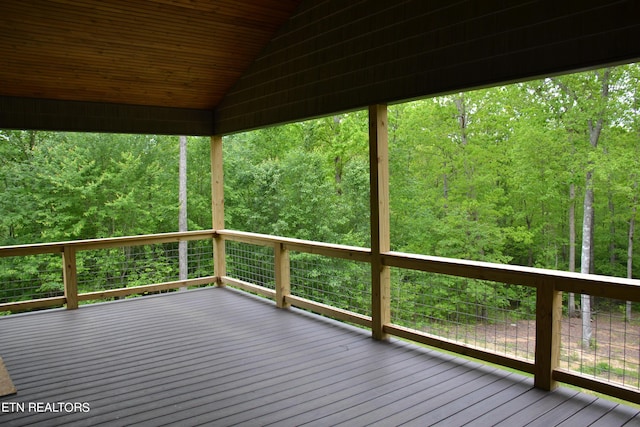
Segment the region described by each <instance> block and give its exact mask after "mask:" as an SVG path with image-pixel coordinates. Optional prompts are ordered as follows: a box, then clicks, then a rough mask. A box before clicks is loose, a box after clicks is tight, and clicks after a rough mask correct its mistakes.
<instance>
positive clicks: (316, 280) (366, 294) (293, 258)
mask: <svg viewBox="0 0 640 427" xmlns="http://www.w3.org/2000/svg"><path fill="white" fill-rule="evenodd" d="M290 264H291V294H292V295H295V296H299V297H302V298H306V299H309V300H312V301H315V302H319V303H322V304H327V305H331V306H334V307H337V308H341V309H343V310H349V311H351V312H354V313H358V314H362V315H367V316H368V315H370V314H371V266H370V265H369V264H367V263H361V262H356V261H349V260H344V259H338V258H328V257H324V256H320V255H314V254H308V253H298V252H292V253H291V255H290Z"/></svg>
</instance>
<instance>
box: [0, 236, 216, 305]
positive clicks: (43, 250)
mask: <svg viewBox="0 0 640 427" xmlns="http://www.w3.org/2000/svg"><path fill="white" fill-rule="evenodd" d="M213 236H214V232H213V230H203V231H189V232H180V233H164V234H150V235H144V236H127V237H114V238H107V239H92V240H76V241H69V242H58V243H37V244H30V245H19V246H4V247H0V257H24V256H29V255H41V254H56V253H58V254H60V255H61V268H62V273H63V282H64V296H59V297H50V298H39V299H32V300H28V301H17V302H8V303H3V304H0V312H1V311H11V312H18V311H27V310H33V309H39V308H47V307H55V306H60V305H62V304H65V305H66V307H67V308H68V309H75V308H78V303H79V302H80V301H91V300H99V299H108V298H120V297H125V296H128V295H136V294H144V293H148V292H158V291H165V290H169V289H177V288H181V287H186V286H196V285H205V284H209V283H215V281H216V277H214V276H209V277H200V278H196V279H189V280H177V281H171V282H164V283H155V284H149V285H144V286H135V287H129V288H120V289H111V290H103V291H99V292H87V293H80V294H79V293H78V282H77V264H76V254H77V253H78V252H81V251H90V250H97V249H108V248H118V247H127V246H142V245H152V244H160V243H169V242H179V241H189V240H203V239H209V240H210V239H212V238H213ZM0 286H2V284H0Z"/></svg>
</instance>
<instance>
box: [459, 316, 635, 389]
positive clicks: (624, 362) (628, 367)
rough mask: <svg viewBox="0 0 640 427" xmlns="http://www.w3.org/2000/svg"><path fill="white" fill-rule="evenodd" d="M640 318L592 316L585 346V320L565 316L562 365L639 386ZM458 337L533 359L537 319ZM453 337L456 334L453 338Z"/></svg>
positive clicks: (478, 327)
mask: <svg viewBox="0 0 640 427" xmlns="http://www.w3.org/2000/svg"><path fill="white" fill-rule="evenodd" d="M639 321H640V319H637V320H635V321H632V322H630V323H627V322H625V321H624V318H623V317H622V316H621V315H619V314H617V313H613V314H612V313H606V312H604V313H598V314H596V315H594V316H593V317H592V319H591V328H592V339H591V341H590V345H589V346H586V347H583V345H582V319H580V318H568V317H564V318H563V320H562V332H561V344H560V345H561V356H560V367H561V368H563V369H571V370H574V371H577V372H582V373H584V374H587V375H595V376H597V377H599V378H603V379H606V380H610V381H616V382H622V383H625V384H628V385H631V386H634V387H638V386H640V322H639ZM457 335H458V336H457V339H458V340H462V341H465V342H468V343H469V344H471V345H475V346H478V347H485V348H487V349H488V350H491V351H497V352H500V353H506V354H509V355H516V356H519V357H524V358H528V359H533V357H534V353H535V320H518V321H515V322H513V323H505V324H478V325H476V326H475V328H469V329H467V330H466V331H463V332H460V331H458V332H457ZM451 338H453V337H451Z"/></svg>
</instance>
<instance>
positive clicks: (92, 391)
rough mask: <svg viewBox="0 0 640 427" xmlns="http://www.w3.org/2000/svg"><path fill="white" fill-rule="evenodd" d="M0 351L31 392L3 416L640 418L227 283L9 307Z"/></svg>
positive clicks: (58, 420) (0, 322) (316, 420)
mask: <svg viewBox="0 0 640 427" xmlns="http://www.w3.org/2000/svg"><path fill="white" fill-rule="evenodd" d="M0 356H1V357H2V358H3V359H4V362H5V365H6V367H7V369H8V371H9V374H10V375H11V378H12V380H13V382H14V384H15V386H16V388H17V390H18V393H17V394H16V395H13V396H5V397H2V398H0V409H1V411H0V425H3V426H4V425H16V426H18V425H30V426H31V425H36V426H37V425H41V426H52V425H87V426H95V425H105V426H120V425H122V426H126V425H149V426H159V425H180V426H190V425H214V426H230V425H248V426H254V425H255V426H258V425H259V426H263V425H277V426H294V425H295V426H297V425H303V424H310V425H318V426H328V425H345V426H364V425H366V426H371V425H380V426H396V425H404V424H406V425H415V426H426V425H446V426H458V425H465V424H467V423H469V424H470V425H473V426H482V425H505V426H509V427H512V426H520V425H541V426H545V427H548V426H552V425H563V426H587V425H594V426H622V425H640V416H639V412H640V411H639V410H638V409H635V408H631V407H629V406H625V405H619V404H616V403H612V402H610V401H608V400H604V399H599V398H596V397H594V396H591V395H588V394H584V393H579V392H576V391H574V390H570V389H566V388H561V389H558V390H556V391H554V392H550V393H548V392H543V391H540V390H537V389H534V388H533V387H532V383H533V381H532V379H530V378H527V377H524V376H522V375H519V374H514V373H509V372H505V371H502V370H499V369H495V368H492V367H486V366H483V365H481V364H479V363H475V362H471V361H467V360H463V359H459V358H456V357H453V356H449V355H443V354H441V353H439V352H437V351H433V350H428V349H424V348H421V347H418V346H415V345H412V344H408V343H404V342H401V341H398V340H392V341H390V342H377V341H374V340H372V339H371V338H370V332H368V331H363V330H359V329H357V328H354V327H350V326H347V325H344V324H341V323H338V322H335V321H331V320H327V319H324V318H321V317H318V316H315V315H310V314H306V313H303V312H301V311H298V310H294V309H291V310H282V309H277V308H275V306H274V305H273V303H272V302H271V301H267V300H262V299H258V298H256V297H252V296H248V295H246V294H244V293H241V292H239V291H235V290H232V289H226V288H207V289H200V290H194V291H187V292H176V293H171V294H163V295H157V296H151V297H143V298H137V299H130V300H125V301H119V302H112V303H104V304H96V305H92V306H85V307H81V308H80V309H78V310H72V311H67V310H49V311H47V312H39V313H30V314H24V315H14V316H9V317H4V318H0ZM47 404H48V406H47ZM73 404H76V405H77V406H79V407H78V408H77V409H78V410H77V411H71V412H68V411H69V410H71V409H73V407H74V405H73ZM20 405H23V406H24V411H22V410H21V409H22V408H21V407H20ZM82 405H84V406H82Z"/></svg>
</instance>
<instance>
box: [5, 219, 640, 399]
mask: <svg viewBox="0 0 640 427" xmlns="http://www.w3.org/2000/svg"><path fill="white" fill-rule="evenodd" d="M198 239H214V240H215V242H216V243H215V245H214V247H215V248H216V249H215V250H214V252H218V254H217V258H218V259H217V261H216V268H218V270H219V271H216V272H215V274H216V275H215V276H209V277H202V278H196V279H191V280H187V281H173V282H167V283H157V284H153V285H148V286H139V287H135V288H123V289H116V290H107V291H102V292H97V293H84V294H78V293H77V284H76V265H75V254H76V253H77V252H78V251H83V250H92V249H101V248H110V247H120V246H127V245H145V244H155V243H164V242H177V241H181V240H198ZM225 240H229V241H235V242H244V243H249V244H252V245H259V246H267V247H272V248H273V251H274V266H273V269H274V272H275V282H276V285H275V289H270V288H266V287H262V286H258V285H255V284H253V283H249V282H246V281H242V280H239V279H237V278H234V277H230V276H227V275H226V270H225V268H224V259H220V258H221V257H222V258H223V257H224V256H225V254H224V250H221V249H220V248H224V245H221V242H222V243H223V242H224V241H225ZM290 251H295V252H305V253H311V254H316V255H319V256H324V257H330V258H341V259H346V260H351V261H354V262H362V263H372V253H371V250H370V249H367V248H360V247H352V246H344V245H334V244H327V243H320V242H312V241H305V240H299V239H290V238H283V237H275V236H268V235H262V234H255V233H247V232H240V231H233V230H217V231H214V230H204V231H194V232H184V233H168V234H157V235H147V236H135V237H122V238H113V239H96V240H84V241H73V242H63V243H50V244H35V245H22V246H10V247H0V257H7V256H13V257H20V256H27V255H34V254H43V253H60V254H61V255H62V260H63V264H62V265H63V269H64V286H65V296H64V297H54V298H44V299H40V300H31V301H21V302H14V303H5V304H0V311H19V310H28V309H33V308H41V307H48V306H54V305H60V304H63V303H64V304H66V305H67V308H69V309H73V308H77V306H78V301H84V300H93V299H98V298H106V297H115V296H125V295H131V294H137V293H144V292H150V291H158V290H166V289H174V288H179V287H184V286H189V285H201V284H208V283H217V284H218V285H222V286H223V285H232V286H235V287H239V288H241V289H244V290H248V291H251V292H254V293H258V294H260V295H263V296H266V297H269V298H272V299H274V300H275V302H276V304H277V306H278V307H282V308H286V307H290V306H296V307H300V308H303V309H307V310H311V311H314V312H317V313H320V314H322V315H326V316H329V317H333V318H336V319H338V320H343V321H347V322H351V323H355V324H358V325H362V326H365V327H367V328H373V324H372V322H373V320H372V319H373V318H382V319H384V318H385V316H381V315H378V316H375V314H374V313H372V316H368V315H363V314H358V313H353V312H350V311H347V310H343V309H338V308H336V307H332V306H330V305H326V304H322V303H319V302H316V301H312V300H309V299H304V298H301V297H299V296H296V295H293V294H292V293H291V283H290V264H289V263H290V259H289V252H290ZM380 263H381V264H382V265H384V266H387V267H391V268H402V269H410V270H417V271H423V272H430V273H436V274H442V275H448V276H456V277H465V278H471V279H481V280H486V281H492V282H497V283H502V284H513V285H520V286H527V287H532V288H535V289H536V350H535V360H534V361H530V360H523V359H519V358H516V357H510V356H507V355H502V354H496V353H494V352H491V351H487V350H485V349H482V348H478V347H474V346H471V345H467V344H462V343H459V342H454V341H451V340H447V339H442V338H439V337H437V336H433V335H429V334H427V333H423V332H420V331H418V330H414V329H410V328H406V327H403V326H400V325H396V324H393V323H385V324H384V325H382V329H383V330H384V332H385V333H387V334H390V335H395V336H398V337H401V338H404V339H409V340H413V341H416V342H420V343H423V344H427V345H431V346H435V347H439V348H442V349H445V350H449V351H453V352H456V353H460V354H463V355H468V356H472V357H474V358H478V359H481V360H484V361H488V362H492V363H497V364H500V365H503V366H507V367H511V368H514V369H518V370H521V371H524V372H528V373H531V374H533V375H534V377H535V383H536V385H537V386H538V387H541V388H547V389H549V388H552V383H553V382H555V381H561V382H564V383H568V384H573V385H576V386H579V387H583V388H587V389H591V390H594V391H597V392H601V393H605V394H608V395H610V396H614V397H618V398H621V399H624V400H627V401H630V402H635V403H640V391H639V390H638V389H633V388H629V387H626V386H624V385H619V384H616V383H613V382H607V381H601V380H599V379H594V378H588V377H585V376H582V375H579V374H577V373H574V372H572V371H568V370H563V369H559V368H558V361H559V355H560V322H561V317H562V308H561V292H573V293H577V294H586V295H592V296H598V297H605V298H612V299H619V300H625V301H636V302H639V301H640V281H638V280H631V279H622V278H613V277H607V276H595V275H583V274H579V273H569V272H562V271H555V270H544V269H537V268H526V267H518V266H512V265H502V264H492V263H485V262H474V261H465V260H457V259H448V258H439V257H431V256H423V255H415V254H406V253H400V252H393V251H388V252H384V253H381V254H380ZM220 265H222V267H218V266H220ZM220 272H222V275H219V273H220ZM372 307H375V306H373V305H372ZM375 309H376V308H372V310H375ZM383 309H384V308H383Z"/></svg>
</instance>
